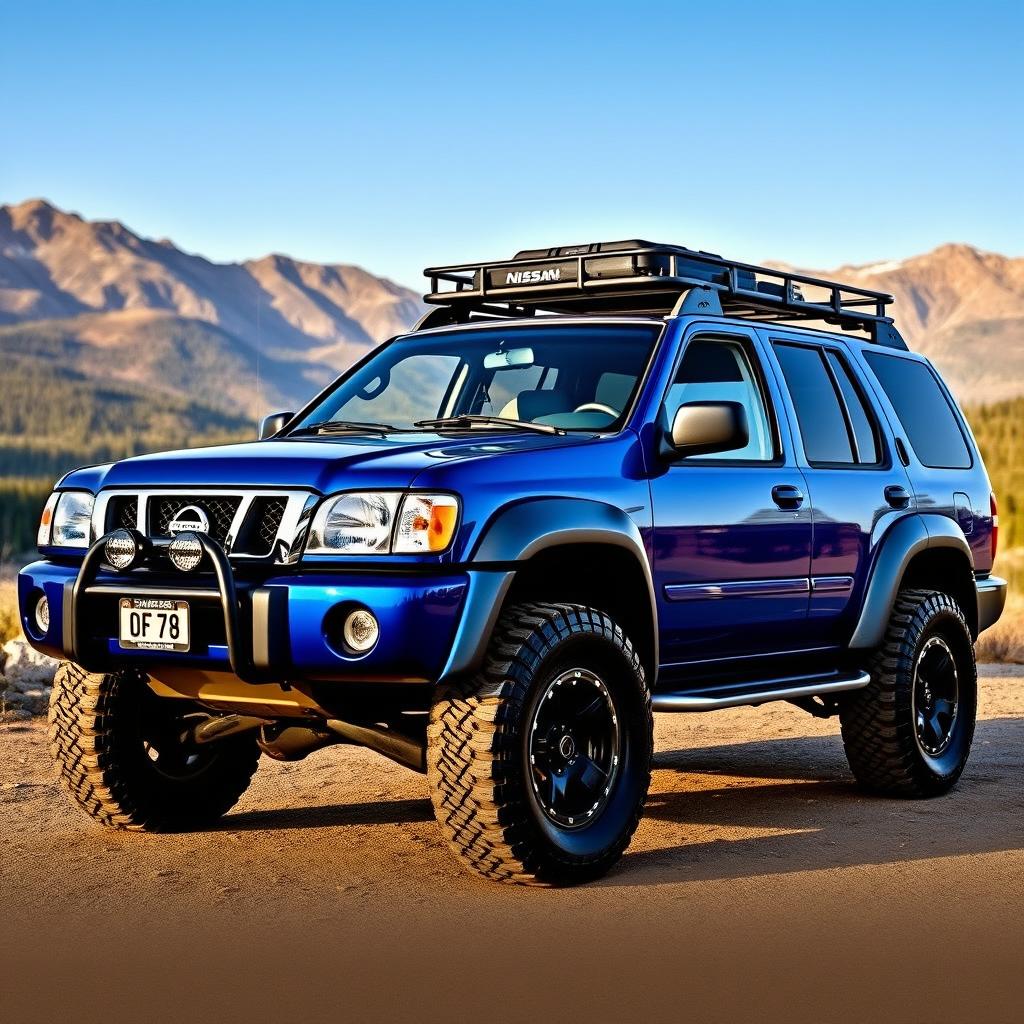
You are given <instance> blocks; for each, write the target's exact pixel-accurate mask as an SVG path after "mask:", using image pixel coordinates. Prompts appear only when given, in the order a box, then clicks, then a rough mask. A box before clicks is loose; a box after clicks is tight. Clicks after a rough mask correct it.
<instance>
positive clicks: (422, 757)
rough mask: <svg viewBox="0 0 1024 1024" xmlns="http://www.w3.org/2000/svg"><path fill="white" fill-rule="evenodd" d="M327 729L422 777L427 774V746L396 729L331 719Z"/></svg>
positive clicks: (423, 741)
mask: <svg viewBox="0 0 1024 1024" xmlns="http://www.w3.org/2000/svg"><path fill="white" fill-rule="evenodd" d="M326 725H327V728H328V729H330V730H331V731H332V732H334V733H337V734H338V736H340V737H342V738H343V739H344V740H346V741H347V742H349V743H356V744H358V745H359V746H361V747H369V748H370V750H376V751H377V753H378V754H383V755H384V756H385V757H387V758H390V759H391V760H392V761H397V762H398V763H399V764H404V765H405V767H406V768H411V769H412V770H413V771H414V772H419V773H420V774H421V775H426V774H427V744H426V741H425V740H416V739H413V738H412V737H411V736H406V735H405V734H404V733H401V732H398V731H397V730H395V729H384V728H381V727H380V726H377V725H353V724H352V723H351V722H343V721H342V720H341V719H340V718H332V719H329V720H328V721H327V723H326Z"/></svg>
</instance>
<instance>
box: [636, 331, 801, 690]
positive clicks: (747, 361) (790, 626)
mask: <svg viewBox="0 0 1024 1024" xmlns="http://www.w3.org/2000/svg"><path fill="white" fill-rule="evenodd" d="M759 345H760V342H759V340H758V338H757V336H756V334H755V333H754V332H753V331H744V330H741V329H735V330H730V331H715V332H714V333H694V334H693V335H692V336H690V337H688V338H687V339H686V341H685V342H684V346H683V350H682V353H681V356H680V359H679V363H678V365H677V368H676V370H675V372H674V375H673V379H672V384H671V385H670V387H669V388H668V391H667V393H666V395H665V406H666V409H665V412H666V416H667V422H671V418H672V416H673V414H674V413H675V410H676V409H678V407H679V406H680V405H682V404H683V403H685V402H701V401H726V402H739V403H740V404H741V405H742V406H743V408H744V410H745V412H746V418H747V424H748V430H749V438H748V441H747V444H746V446H745V447H744V448H742V449H739V450H736V451H732V452H724V453H719V454H715V455H709V456H708V455H700V456H692V457H689V458H679V459H676V460H674V461H672V460H670V461H662V462H661V463H660V464H659V467H660V468H659V469H658V470H657V471H656V473H655V476H654V479H652V481H651V490H652V501H653V507H654V548H653V560H654V573H655V584H656V588H657V596H658V602H659V616H660V623H661V633H662V645H661V660H662V665H663V669H664V670H665V673H666V675H667V676H668V677H671V675H672V667H673V666H676V667H677V668H679V669H682V668H683V666H684V665H685V664H686V663H690V662H695V661H709V660H711V661H715V660H720V659H727V658H728V659H740V658H749V657H751V656H756V655H762V654H778V653H783V652H786V651H787V650H793V649H797V648H799V647H800V646H801V641H802V639H803V637H802V632H803V627H804V626H805V624H806V621H807V613H808V604H809V596H810V583H809V574H810V557H811V507H810V501H809V499H808V496H807V488H806V484H805V481H804V476H803V474H802V472H801V471H800V469H799V467H798V466H797V465H796V462H795V461H794V459H793V455H792V445H791V444H789V443H788V441H789V431H788V425H787V424H785V422H784V421H783V420H782V418H781V417H780V416H778V415H777V414H776V408H777V402H778V389H777V382H776V381H775V380H774V378H773V377H769V376H768V375H766V374H765V373H764V369H763V364H762V356H761V353H760V349H759ZM784 440H785V441H786V442H787V443H786V444H785V445H784V444H783V441H784Z"/></svg>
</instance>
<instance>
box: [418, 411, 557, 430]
mask: <svg viewBox="0 0 1024 1024" xmlns="http://www.w3.org/2000/svg"><path fill="white" fill-rule="evenodd" d="M415 425H416V426H417V427H442V428H443V427H455V428H456V429H459V428H460V427H462V428H465V429H467V430H472V429H473V428H474V427H508V428H509V429H511V430H535V431H536V432H537V433H538V434H564V433H565V431H564V430H563V429H562V428H561V427H556V426H553V425H552V424H550V423H531V422H530V421H529V420H510V419H507V418H506V417H504V416H481V415H475V414H469V413H466V414H464V415H462V416H442V417H440V419H436V420H417V421H416V424H415Z"/></svg>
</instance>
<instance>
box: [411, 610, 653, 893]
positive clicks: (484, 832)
mask: <svg viewBox="0 0 1024 1024" xmlns="http://www.w3.org/2000/svg"><path fill="white" fill-rule="evenodd" d="M581 673H582V675H583V676H584V677H587V678H590V679H592V680H593V679H596V680H597V683H595V684H593V685H595V686H597V685H600V686H603V687H605V689H604V690H603V691H600V690H596V689H595V690H594V691H593V692H595V693H598V694H599V697H598V698H595V703H600V700H606V701H607V702H608V710H607V711H606V710H605V709H604V708H602V707H600V706H599V707H597V709H596V712H595V713H597V714H600V715H603V716H605V718H606V719H607V720H610V721H611V722H612V723H614V726H613V728H614V729H615V730H616V731H615V741H614V742H615V744H616V745H615V748H614V749H615V750H617V751H618V752H619V753H618V755H617V760H615V761H614V767H613V768H612V769H611V772H610V774H609V775H608V776H607V777H606V778H607V779H608V780H609V781H608V786H607V788H606V789H603V791H602V790H601V787H603V785H604V779H603V778H599V777H598V776H595V775H594V774H593V769H591V770H590V775H589V776H587V777H588V778H591V779H593V778H598V779H599V781H598V791H599V792H598V798H597V801H596V802H595V804H594V806H593V808H589V807H588V808H587V809H586V810H584V811H583V812H582V814H581V815H580V816H579V817H578V818H576V819H575V821H573V819H562V820H561V823H560V822H559V821H555V820H552V817H551V811H550V810H549V811H545V809H544V808H545V805H544V802H543V800H542V799H541V797H540V796H539V795H538V791H537V786H536V782H535V780H536V774H535V773H536V771H537V769H536V766H535V765H534V763H533V762H532V760H531V758H532V755H531V751H532V750H533V749H534V748H533V746H532V744H533V743H534V742H535V741H534V740H533V739H532V732H531V729H532V730H533V731H535V730H536V726H537V723H538V722H540V721H541V703H540V702H542V701H544V700H545V699H546V698H548V697H550V696H552V692H551V691H553V690H554V689H555V688H556V687H559V686H561V682H560V681H559V680H563V679H564V680H565V683H566V688H565V692H566V696H568V694H569V691H570V688H571V687H572V686H574V685H575V681H579V682H580V683H581V686H580V689H579V691H575V690H574V691H573V693H582V692H583V689H584V687H583V685H582V683H583V680H582V679H581V678H580V676H581ZM602 694H603V696H601V695H602ZM563 699H565V697H561V696H560V697H559V700H563ZM559 700H555V701H553V705H552V706H557V705H558V703H559ZM584 703H586V701H584ZM547 706H548V705H545V708H546V707H547ZM590 707H594V705H590ZM587 713H588V712H587V711H586V710H584V711H583V712H580V714H587ZM567 715H568V712H567ZM556 717H557V716H556ZM568 717H571V716H568ZM574 720H577V719H574ZM531 723H532V725H531ZM552 728H554V726H552ZM588 742H590V741H588ZM652 748H653V717H652V714H651V698H650V693H649V691H648V689H647V684H646V682H645V679H644V673H643V668H642V666H641V663H640V658H639V656H638V655H637V652H636V650H635V649H634V647H633V644H632V643H631V642H630V640H629V638H628V637H627V636H626V635H625V633H624V632H623V631H622V629H621V628H620V627H619V626H618V625H616V624H615V622H613V621H612V619H611V618H610V617H609V616H608V615H607V614H605V613H604V612H601V611H598V610H596V609H593V608H588V607H585V606H582V605H575V604H560V603H559V604H524V605H519V606H516V607H512V608H510V609H508V610H506V611H505V612H504V613H503V614H502V616H501V618H500V620H499V622H498V624H497V626H496V628H495V631H494V634H493V636H492V638H491V643H490V647H489V650H488V654H487V658H486V661H485V664H484V666H483V668H482V670H481V671H480V672H479V673H478V674H477V675H475V676H474V677H473V678H470V679H467V680H464V681H462V682H457V683H453V684H451V685H446V686H443V687H441V688H440V689H439V692H438V694H437V695H436V699H435V701H434V704H433V708H432V710H431V715H430V724H429V727H428V731H427V771H428V777H429V781H430V789H431V799H432V801H433V804H434V812H435V815H436V817H437V821H438V823H439V824H440V826H441V828H442V830H443V832H444V833H445V836H446V838H447V839H448V842H449V844H450V845H451V847H452V849H453V850H454V852H455V853H456V855H457V856H458V857H459V859H460V860H461V861H462V862H463V863H464V864H465V865H466V866H467V867H469V868H470V869H471V870H472V871H474V872H475V873H477V874H478V875H482V876H483V877H485V878H488V879H493V880H497V881H503V882H519V883H526V884H534V885H537V884H540V885H569V884H577V883H580V882H586V881H590V880H592V879H595V878H597V877H599V876H600V875H602V874H604V873H605V872H606V871H607V870H608V869H609V868H610V867H611V866H612V865H613V864H614V863H615V862H616V861H617V860H618V859H619V858H620V857H621V856H622V854H623V852H624V851H625V849H626V847H627V846H628V845H629V843H630V840H631V839H632V836H633V833H634V832H635V830H636V827H637V824H638V823H639V821H640V817H641V815H642V813H643V808H644V802H645V800H646V797H647V790H648V787H649V785H650V763H651V752H652ZM581 749H582V748H581ZM577 753H578V752H577ZM607 763H608V764H609V765H611V764H612V763H613V762H612V760H611V758H609V760H608V762H607ZM582 778H583V776H581V779H582ZM599 803H600V807H599ZM570 821H571V822H573V823H572V824H571V825H570V824H569V822H570Z"/></svg>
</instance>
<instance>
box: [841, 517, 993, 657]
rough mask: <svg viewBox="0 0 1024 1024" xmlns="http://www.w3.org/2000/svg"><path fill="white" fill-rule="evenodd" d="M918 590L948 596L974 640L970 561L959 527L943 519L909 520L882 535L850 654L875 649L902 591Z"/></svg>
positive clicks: (975, 622)
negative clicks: (961, 613)
mask: <svg viewBox="0 0 1024 1024" xmlns="http://www.w3.org/2000/svg"><path fill="white" fill-rule="evenodd" d="M905 587H916V588H923V589H930V590H939V591H942V592H943V593H946V594H949V595H950V596H951V597H952V598H953V599H954V600H955V601H956V602H957V603H958V604H959V605H960V607H961V608H962V609H963V613H964V616H965V617H966V619H967V625H968V627H969V628H970V631H971V636H972V638H975V639H976V638H977V635H978V601H977V594H976V592H975V586H974V558H973V556H972V554H971V548H970V545H969V544H968V543H967V538H966V537H965V536H964V534H963V531H962V530H961V529H960V527H959V526H958V525H957V524H956V523H955V522H953V520H952V519H949V518H948V517H946V516H942V515H937V514H924V515H913V516H907V517H905V518H903V519H900V520H899V521H898V522H896V523H895V525H893V526H892V527H891V528H890V530H889V532H888V533H887V534H886V535H885V537H884V539H883V541H882V543H881V547H880V550H879V553H878V555H877V556H876V558H875V561H874V565H873V567H872V572H871V578H870V580H869V581H868V586H867V591H866V594H865V598H864V603H863V605H862V606H861V613H860V618H859V620H858V622H857V626H856V629H855V630H854V633H853V637H852V639H851V640H850V645H849V646H850V647H851V648H853V649H860V650H863V649H871V648H874V647H877V646H878V645H879V644H880V643H881V642H882V639H883V637H884V636H885V629H886V625H887V623H888V621H889V617H890V616H891V614H892V609H893V607H894V605H895V604H896V598H897V595H898V594H899V592H900V590H901V589H903V588H905Z"/></svg>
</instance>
